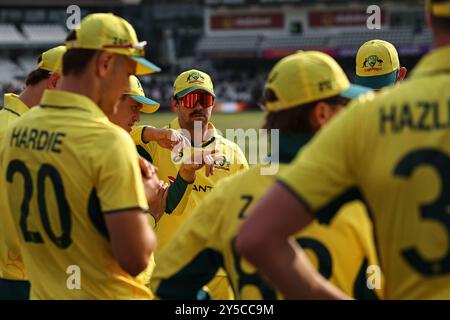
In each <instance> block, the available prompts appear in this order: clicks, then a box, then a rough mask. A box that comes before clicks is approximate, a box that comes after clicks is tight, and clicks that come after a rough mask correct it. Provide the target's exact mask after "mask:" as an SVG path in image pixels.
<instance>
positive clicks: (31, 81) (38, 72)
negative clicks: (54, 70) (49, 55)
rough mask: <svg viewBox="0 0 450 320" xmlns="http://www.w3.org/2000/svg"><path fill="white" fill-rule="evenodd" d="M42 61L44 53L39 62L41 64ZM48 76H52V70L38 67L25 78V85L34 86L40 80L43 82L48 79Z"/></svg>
mask: <svg viewBox="0 0 450 320" xmlns="http://www.w3.org/2000/svg"><path fill="white" fill-rule="evenodd" d="M41 61H42V55H39V57H38V60H37V63H38V64H39V63H40V62H41ZM48 78H50V71H47V70H44V69H40V68H37V69H35V70H33V71H31V72H30V73H29V74H28V76H27V78H26V80H25V85H26V86H34V85H36V84H38V83H39V82H41V81H42V80H46V79H48Z"/></svg>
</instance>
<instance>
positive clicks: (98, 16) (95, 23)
mask: <svg viewBox="0 0 450 320" xmlns="http://www.w3.org/2000/svg"><path fill="white" fill-rule="evenodd" d="M75 33H76V39H75V40H72V41H67V42H66V47H67V49H68V50H70V49H72V48H79V49H93V50H103V51H108V52H113V53H116V54H122V55H126V56H128V57H129V58H130V59H132V60H134V61H136V62H137V67H136V75H144V74H150V73H154V72H160V71H161V69H160V68H159V67H157V66H156V65H154V64H153V63H151V62H150V61H148V60H146V59H145V57H144V56H145V50H144V47H145V45H146V44H147V43H146V42H145V41H143V42H139V41H138V39H137V36H136V31H135V30H134V28H133V27H132V26H131V24H129V23H128V22H127V21H126V20H125V19H122V18H121V17H118V16H115V15H114V14H112V13H93V14H90V15H88V16H86V17H85V18H84V19H83V20H82V21H81V23H80V26H79V28H78V29H76V30H75Z"/></svg>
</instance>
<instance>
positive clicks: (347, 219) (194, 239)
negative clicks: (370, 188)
mask: <svg viewBox="0 0 450 320" xmlns="http://www.w3.org/2000/svg"><path fill="white" fill-rule="evenodd" d="M280 141H281V140H280ZM295 150H297V148H296V149H295ZM291 158H292V157H291ZM285 166H286V165H283V164H281V165H280V170H284V168H285ZM260 169H261V166H260V165H257V166H253V167H252V168H251V169H250V170H248V171H246V172H243V173H240V174H238V175H235V176H233V177H230V178H227V179H224V180H222V181H221V182H220V183H219V184H218V185H217V186H216V188H215V189H214V190H213V191H212V192H211V193H210V195H208V196H207V197H206V198H205V199H204V200H203V201H202V202H201V203H200V205H199V206H198V207H197V208H196V209H195V211H194V212H193V213H192V215H191V216H190V217H189V219H188V220H186V222H185V224H184V225H183V226H181V228H180V229H179V231H178V232H177V234H176V236H175V238H174V240H173V241H172V242H170V243H169V244H168V245H167V247H166V248H165V249H164V250H163V251H162V252H161V253H160V257H159V260H158V263H157V265H156V268H155V270H154V272H153V278H152V289H153V292H154V294H155V295H156V296H158V297H160V298H165V299H174V298H175V299H180V298H181V299H192V298H194V297H195V294H196V292H197V290H198V289H199V288H201V286H202V285H204V284H205V283H206V282H208V281H209V279H211V277H212V276H213V275H214V274H215V272H216V271H217V269H218V268H220V267H222V268H224V269H225V270H226V272H227V274H228V276H229V278H230V280H231V283H232V287H233V290H234V292H235V296H236V298H238V299H277V298H281V296H280V294H279V293H276V292H275V291H273V290H272V289H271V288H270V287H269V286H268V285H267V284H266V283H265V282H264V281H263V280H262V279H261V278H260V277H259V275H258V274H257V273H256V270H255V268H254V267H253V266H252V265H251V264H250V263H248V262H247V261H246V260H245V259H243V258H241V257H240V256H238V255H237V254H236V251H235V249H234V240H235V238H236V235H237V232H238V230H239V227H240V225H241V223H242V222H243V220H244V219H245V218H246V216H247V214H248V213H249V212H250V211H251V209H252V207H253V206H254V205H255V203H257V202H258V200H259V199H260V198H261V197H262V196H263V195H264V194H265V192H266V191H267V189H268V188H269V187H270V185H271V184H272V183H273V182H274V180H275V178H276V176H273V175H261V173H260ZM268 237H270V235H268ZM296 239H297V241H298V242H299V243H300V244H301V245H302V246H303V247H304V248H306V253H307V255H308V257H309V258H310V260H311V262H312V263H313V264H314V266H315V267H316V268H317V269H318V271H319V272H320V273H321V274H322V275H323V276H324V277H325V278H327V279H329V280H330V281H331V282H333V283H334V284H336V285H337V286H338V287H339V288H341V289H342V290H343V291H344V292H346V293H347V294H348V295H350V296H353V297H355V298H359V299H371V298H376V297H377V296H380V295H381V294H382V292H381V290H376V291H380V292H377V293H375V291H372V290H369V289H368V287H367V285H366V282H367V278H366V270H367V267H368V266H370V265H373V266H377V258H376V254H375V249H374V244H373V239H372V225H371V223H370V220H369V218H368V216H367V212H366V211H365V207H364V205H363V204H362V203H361V202H358V201H355V202H353V203H350V204H348V205H347V206H345V207H344V208H342V209H341V210H340V211H339V212H338V214H337V216H336V219H335V220H334V221H333V223H331V224H330V225H319V224H318V223H313V224H312V225H311V226H309V227H308V228H307V229H305V230H304V231H303V232H301V233H299V234H298V235H297V236H296ZM174 253H176V254H174Z"/></svg>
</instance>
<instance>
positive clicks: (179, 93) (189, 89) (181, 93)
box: [175, 86, 216, 98]
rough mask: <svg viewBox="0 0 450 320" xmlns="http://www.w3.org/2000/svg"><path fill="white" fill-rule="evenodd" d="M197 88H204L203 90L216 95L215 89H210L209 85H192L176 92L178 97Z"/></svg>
mask: <svg viewBox="0 0 450 320" xmlns="http://www.w3.org/2000/svg"><path fill="white" fill-rule="evenodd" d="M195 90H203V91H206V92H208V93H210V94H212V96H213V97H214V98H215V97H216V95H215V94H214V91H212V90H211V89H209V88H207V87H203V86H192V87H189V88H186V89H184V90H181V91H180V92H177V93H176V94H175V96H177V97H178V98H181V97H184V96H185V95H187V94H188V93H191V92H192V91H195Z"/></svg>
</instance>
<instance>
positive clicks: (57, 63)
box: [25, 46, 66, 86]
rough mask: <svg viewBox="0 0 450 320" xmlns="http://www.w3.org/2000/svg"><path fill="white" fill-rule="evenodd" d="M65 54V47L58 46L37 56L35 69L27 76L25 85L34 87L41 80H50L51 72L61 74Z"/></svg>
mask: <svg viewBox="0 0 450 320" xmlns="http://www.w3.org/2000/svg"><path fill="white" fill-rule="evenodd" d="M65 52H66V47H65V46H58V47H54V48H51V49H49V50H47V51H45V52H43V53H42V54H41V55H39V57H38V60H37V68H36V69H35V70H33V71H31V72H30V73H29V74H28V76H27V79H26V80H25V85H26V86H34V85H36V84H38V83H39V82H41V81H42V80H45V79H48V78H50V76H51V74H52V73H53V72H57V73H61V67H62V58H63V55H64V53H65Z"/></svg>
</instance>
